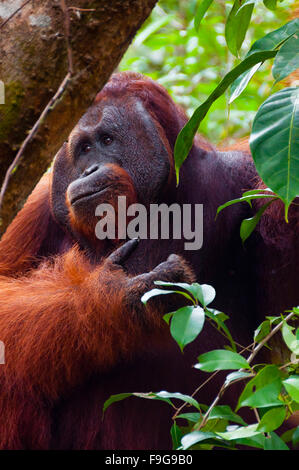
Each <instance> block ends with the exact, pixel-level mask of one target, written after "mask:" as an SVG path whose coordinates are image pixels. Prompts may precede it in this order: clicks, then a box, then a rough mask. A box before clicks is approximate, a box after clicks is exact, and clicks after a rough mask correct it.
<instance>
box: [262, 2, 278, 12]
mask: <svg viewBox="0 0 299 470" xmlns="http://www.w3.org/2000/svg"><path fill="white" fill-rule="evenodd" d="M263 3H264V5H265V7H266V8H268V10H275V9H276V7H277V0H263Z"/></svg>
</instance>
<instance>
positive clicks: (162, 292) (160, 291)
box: [141, 289, 192, 304]
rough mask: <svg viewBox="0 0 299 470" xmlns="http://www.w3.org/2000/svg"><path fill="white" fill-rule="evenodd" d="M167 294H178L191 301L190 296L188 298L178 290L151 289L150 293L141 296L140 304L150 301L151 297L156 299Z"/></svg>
mask: <svg viewBox="0 0 299 470" xmlns="http://www.w3.org/2000/svg"><path fill="white" fill-rule="evenodd" d="M167 294H180V295H183V296H184V297H187V298H188V299H189V300H192V299H191V298H190V296H188V295H187V294H186V293H185V292H182V291H178V290H164V289H151V290H150V291H148V292H146V293H145V294H143V296H142V297H141V302H142V303H144V304H146V303H147V302H148V301H149V300H150V299H152V298H153V297H157V296H158V295H167Z"/></svg>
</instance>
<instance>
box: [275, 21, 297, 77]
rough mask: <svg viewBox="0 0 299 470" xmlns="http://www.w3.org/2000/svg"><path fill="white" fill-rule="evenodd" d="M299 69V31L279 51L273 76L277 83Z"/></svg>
mask: <svg viewBox="0 0 299 470" xmlns="http://www.w3.org/2000/svg"><path fill="white" fill-rule="evenodd" d="M298 68H299V29H298V31H297V33H296V34H294V35H293V36H292V37H290V38H289V39H288V40H287V41H286V42H285V43H284V44H283V45H282V46H281V48H280V49H279V51H278V53H277V56H276V57H275V60H274V64H273V68H272V74H273V77H274V78H275V80H276V82H279V81H280V80H283V79H284V78H285V77H287V76H288V75H290V73H292V72H294V71H295V70H297V69H298Z"/></svg>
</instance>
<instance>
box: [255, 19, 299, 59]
mask: <svg viewBox="0 0 299 470" xmlns="http://www.w3.org/2000/svg"><path fill="white" fill-rule="evenodd" d="M298 29H299V18H296V19H294V20H291V21H289V22H288V23H286V24H284V25H283V26H281V27H280V28H278V29H275V30H274V31H271V32H270V33H268V34H266V36H263V37H262V38H261V39H258V40H257V41H255V42H254V43H253V45H252V47H251V48H250V50H249V52H248V53H247V56H249V55H251V54H254V53H256V52H258V51H267V50H268V51H270V50H272V51H273V50H274V49H277V48H278V47H280V46H281V45H282V44H283V43H284V42H285V41H287V40H288V39H289V38H290V37H291V36H293V34H295V33H296V32H297V31H298Z"/></svg>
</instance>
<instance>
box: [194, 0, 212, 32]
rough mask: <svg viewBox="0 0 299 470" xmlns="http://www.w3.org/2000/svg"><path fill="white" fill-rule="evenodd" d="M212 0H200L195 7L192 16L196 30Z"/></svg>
mask: <svg viewBox="0 0 299 470" xmlns="http://www.w3.org/2000/svg"><path fill="white" fill-rule="evenodd" d="M212 3H213V0H202V1H201V2H200V4H199V6H198V8H197V11H196V15H195V18H194V26H195V29H196V31H198V28H199V25H200V23H201V21H202V19H203V18H204V16H205V14H206V13H207V11H208V9H209V8H210V6H211V4H212Z"/></svg>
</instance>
